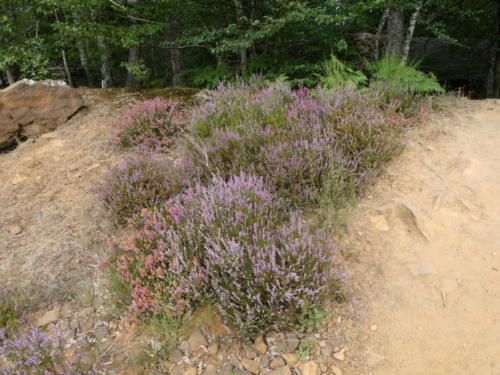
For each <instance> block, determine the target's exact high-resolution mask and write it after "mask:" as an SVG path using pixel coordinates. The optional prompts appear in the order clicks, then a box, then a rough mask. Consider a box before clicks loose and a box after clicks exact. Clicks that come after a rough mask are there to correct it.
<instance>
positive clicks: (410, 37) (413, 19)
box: [401, 2, 423, 63]
mask: <svg viewBox="0 0 500 375" xmlns="http://www.w3.org/2000/svg"><path fill="white" fill-rule="evenodd" d="M422 5H423V4H422V2H420V3H418V5H417V7H416V8H415V10H414V11H413V14H412V15H411V18H410V24H409V26H408V30H407V31H406V38H405V41H404V44H403V56H402V57H401V61H402V62H403V63H406V62H407V61H408V56H409V55H410V47H411V41H412V40H413V34H414V33H415V26H416V25H417V19H418V15H419V13H420V9H422Z"/></svg>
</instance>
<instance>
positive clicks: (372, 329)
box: [370, 324, 378, 332]
mask: <svg viewBox="0 0 500 375" xmlns="http://www.w3.org/2000/svg"><path fill="white" fill-rule="evenodd" d="M377 329H378V327H377V325H376V324H372V325H371V326H370V331H372V332H375V331H376V330H377Z"/></svg>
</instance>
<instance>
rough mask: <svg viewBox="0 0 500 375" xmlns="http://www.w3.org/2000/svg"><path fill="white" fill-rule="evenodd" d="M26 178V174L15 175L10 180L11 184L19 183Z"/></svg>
mask: <svg viewBox="0 0 500 375" xmlns="http://www.w3.org/2000/svg"><path fill="white" fill-rule="evenodd" d="M27 179H28V177H26V176H20V175H16V177H15V178H14V179H13V180H12V185H17V184H20V183H21V182H24V181H26V180H27Z"/></svg>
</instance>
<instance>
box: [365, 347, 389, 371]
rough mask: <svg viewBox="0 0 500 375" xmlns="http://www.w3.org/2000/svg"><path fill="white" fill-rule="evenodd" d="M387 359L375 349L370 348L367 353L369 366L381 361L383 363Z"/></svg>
mask: <svg viewBox="0 0 500 375" xmlns="http://www.w3.org/2000/svg"><path fill="white" fill-rule="evenodd" d="M384 361H385V357H384V356H383V355H380V354H378V353H375V352H374V351H372V350H370V349H368V351H367V355H366V364H367V365H368V366H369V367H374V366H376V365H378V364H379V363H382V362H384Z"/></svg>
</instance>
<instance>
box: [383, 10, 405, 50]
mask: <svg viewBox="0 0 500 375" xmlns="http://www.w3.org/2000/svg"><path fill="white" fill-rule="evenodd" d="M404 21H405V17H404V10H403V9H401V8H392V9H391V10H390V12H389V17H388V19H387V43H386V46H385V53H386V54H387V55H392V56H394V57H401V55H402V52H403V39H404Z"/></svg>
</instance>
